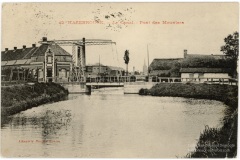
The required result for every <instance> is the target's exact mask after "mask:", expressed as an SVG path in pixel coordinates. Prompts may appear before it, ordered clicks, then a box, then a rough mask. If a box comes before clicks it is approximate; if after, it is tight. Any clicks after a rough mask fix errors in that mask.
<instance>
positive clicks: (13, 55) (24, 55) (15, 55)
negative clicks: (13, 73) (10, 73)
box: [1, 44, 71, 61]
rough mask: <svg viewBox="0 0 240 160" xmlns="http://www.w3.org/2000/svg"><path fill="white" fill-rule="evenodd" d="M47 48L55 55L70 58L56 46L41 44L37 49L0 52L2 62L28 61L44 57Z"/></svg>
mask: <svg viewBox="0 0 240 160" xmlns="http://www.w3.org/2000/svg"><path fill="white" fill-rule="evenodd" d="M48 47H50V48H51V50H52V52H54V53H55V55H58V56H59V55H60V56H71V54H69V53H68V52H67V51H65V50H64V49H63V48H62V47H60V46H59V45H57V44H42V45H40V46H39V47H30V48H25V49H23V48H21V49H16V50H8V51H2V52H1V58H2V61H11V60H20V59H30V58H31V57H34V56H44V53H45V52H46V51H47V49H48Z"/></svg>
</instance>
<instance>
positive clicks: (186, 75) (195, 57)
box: [180, 50, 234, 83]
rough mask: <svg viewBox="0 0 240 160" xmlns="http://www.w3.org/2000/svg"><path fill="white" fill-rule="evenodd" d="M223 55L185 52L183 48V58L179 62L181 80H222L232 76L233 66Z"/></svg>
mask: <svg viewBox="0 0 240 160" xmlns="http://www.w3.org/2000/svg"><path fill="white" fill-rule="evenodd" d="M231 60H232V59H230V58H229V57H228V56H225V55H213V54H209V55H200V54H187V50H184V59H183V61H182V64H181V69H180V73H181V80H182V82H199V83H203V82H209V81H211V82H224V81H228V80H229V78H232V76H231V75H232V71H233V70H234V66H233V65H232V64H233V63H231Z"/></svg>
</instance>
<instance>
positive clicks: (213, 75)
mask: <svg viewBox="0 0 240 160" xmlns="http://www.w3.org/2000/svg"><path fill="white" fill-rule="evenodd" d="M230 71H231V69H229V68H181V70H180V72H181V80H182V82H200V83H203V82H210V81H211V82H215V81H222V82H224V81H228V79H229V78H231V76H230V75H229V73H230Z"/></svg>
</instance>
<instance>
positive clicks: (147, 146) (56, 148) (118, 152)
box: [2, 89, 226, 158]
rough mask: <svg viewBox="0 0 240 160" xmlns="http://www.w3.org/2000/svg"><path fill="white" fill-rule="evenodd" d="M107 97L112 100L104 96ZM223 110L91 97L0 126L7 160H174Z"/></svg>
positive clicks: (170, 101) (102, 94)
mask: <svg viewBox="0 0 240 160" xmlns="http://www.w3.org/2000/svg"><path fill="white" fill-rule="evenodd" d="M109 93H112V94H109ZM225 107H226V106H225V105H224V104H223V103H221V102H217V101H211V100H197V99H187V98H172V97H151V96H139V95H124V94H122V90H121V89H120V90H119V89H118V90H116V91H113V90H112V91H110V90H105V91H104V89H101V90H100V91H95V92H93V94H92V95H69V99H68V100H66V101H61V102H57V103H52V104H46V105H42V106H39V107H35V108H32V109H29V110H26V111H24V112H21V113H19V114H16V115H13V116H12V117H10V119H9V122H8V123H6V124H3V125H2V154H3V155H5V156H8V157H96V158H99V157H101V158H108V157H111V158H116V157H118V158H122V157H123V158H133V157H135V158H176V157H183V156H185V155H186V154H187V153H188V152H189V149H192V148H191V147H193V146H195V144H196V143H197V139H198V138H199V135H200V132H202V131H203V130H204V128H205V125H208V126H209V127H221V122H220V120H221V119H222V118H223V110H224V108H225Z"/></svg>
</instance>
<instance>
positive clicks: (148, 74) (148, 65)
mask: <svg viewBox="0 0 240 160" xmlns="http://www.w3.org/2000/svg"><path fill="white" fill-rule="evenodd" d="M147 57H148V68H147V71H148V82H149V52H148V44H147Z"/></svg>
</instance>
